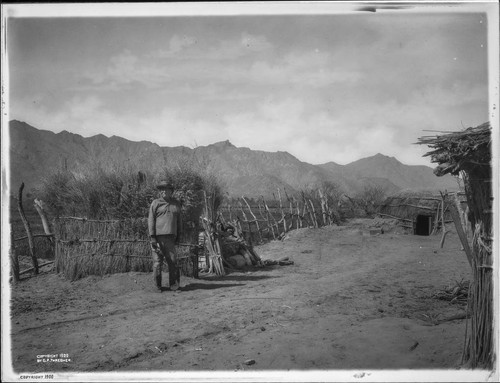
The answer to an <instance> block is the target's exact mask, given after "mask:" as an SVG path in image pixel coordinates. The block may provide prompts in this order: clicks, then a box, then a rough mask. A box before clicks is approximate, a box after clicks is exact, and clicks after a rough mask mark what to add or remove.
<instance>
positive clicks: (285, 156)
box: [9, 120, 457, 197]
mask: <svg viewBox="0 0 500 383" xmlns="http://www.w3.org/2000/svg"><path fill="white" fill-rule="evenodd" d="M9 130H10V148H9V153H10V168H11V182H12V183H11V185H12V188H13V190H17V188H18V185H20V184H21V182H25V184H26V187H27V189H28V190H29V189H32V188H33V187H35V186H36V185H37V184H39V182H40V180H41V179H42V178H43V177H44V176H45V175H47V174H48V173H49V172H50V171H52V170H55V169H63V168H66V169H69V170H77V169H78V168H80V167H82V166H88V165H89V164H92V163H100V164H103V165H106V166H109V167H113V166H114V165H120V166H123V165H124V164H130V166H131V167H132V168H134V169H139V170H145V169H151V170H153V171H159V170H160V169H161V168H163V167H165V166H168V165H171V164H175V163H177V162H179V161H184V160H187V159H191V160H192V159H196V161H198V162H199V163H201V164H202V165H203V166H205V167H207V168H209V169H211V170H213V171H214V172H215V173H216V174H217V175H218V176H219V178H220V179H221V181H222V183H223V185H224V187H225V190H226V191H227V193H228V194H229V195H230V196H235V197H240V196H242V195H245V196H248V197H258V196H260V195H264V196H266V197H271V196H272V195H273V193H276V190H277V188H280V189H281V190H286V191H287V193H291V194H293V193H295V192H298V191H300V190H303V189H306V188H309V187H315V186H317V185H320V184H321V183H322V182H326V181H328V182H334V183H336V184H337V185H339V186H340V187H341V188H342V189H343V190H344V191H345V192H346V193H348V194H350V195H354V194H355V193H356V192H358V191H360V190H362V189H363V188H364V187H365V186H366V185H376V186H380V187H382V188H384V189H385V190H386V191H387V192H389V193H392V192H396V191H397V190H400V189H404V188H418V189H420V188H425V189H435V190H438V189H439V190H443V189H448V190H451V189H456V187H457V186H456V182H455V180H454V179H453V178H452V177H441V178H439V177H436V176H435V175H434V174H433V172H432V169H431V168H430V167H427V166H408V165H404V164H402V163H401V162H399V161H398V160H396V159H395V158H392V157H387V156H384V155H382V154H377V155H376V156H373V157H369V158H364V159H361V160H358V161H355V162H352V163H350V164H348V165H339V164H336V163H334V162H329V163H326V164H323V165H311V164H308V163H306V162H302V161H300V160H298V159H297V158H296V157H294V156H292V155H291V154H289V153H287V152H264V151H258V150H251V149H249V148H238V147H236V146H234V145H233V144H231V143H230V142H229V141H222V142H217V143H214V144H212V145H208V146H201V147H197V148H195V149H191V148H187V147H183V146H179V147H160V146H159V145H157V144H154V143H152V142H148V141H141V142H134V141H129V140H126V139H124V138H121V137H117V136H113V137H109V138H108V137H106V136H104V135H102V134H99V135H96V136H93V137H89V138H84V137H82V136H80V135H78V134H73V133H69V132H67V131H63V132H60V133H53V132H50V131H44V130H39V129H36V128H34V127H32V126H30V125H28V124H26V123H24V122H20V121H15V120H14V121H11V122H10V123H9Z"/></svg>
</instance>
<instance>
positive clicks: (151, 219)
mask: <svg viewBox="0 0 500 383" xmlns="http://www.w3.org/2000/svg"><path fill="white" fill-rule="evenodd" d="M156 188H157V189H158V190H159V191H160V198H158V199H155V200H154V201H153V202H152V203H151V206H150V208H149V216H148V228H149V236H150V239H151V249H152V250H153V277H154V280H155V284H156V287H157V289H158V290H159V291H160V292H161V291H162V285H161V268H162V263H163V260H164V259H165V260H166V261H167V264H168V277H169V285H170V290H172V291H175V290H177V289H178V288H179V284H180V271H179V269H178V267H177V253H176V251H175V245H176V244H177V243H178V242H179V240H180V233H181V205H180V203H179V201H177V200H176V199H174V198H173V197H172V194H173V192H174V188H173V186H172V184H170V183H168V182H166V181H162V182H160V183H159V184H158V185H157V186H156Z"/></svg>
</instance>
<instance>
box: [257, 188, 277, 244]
mask: <svg viewBox="0 0 500 383" xmlns="http://www.w3.org/2000/svg"><path fill="white" fill-rule="evenodd" d="M261 197H262V202H263V204H264V208H265V209H266V216H267V224H268V225H269V228H270V229H271V232H272V233H273V239H276V236H275V235H274V225H272V224H271V219H270V218H269V216H271V217H273V220H274V222H276V219H275V218H274V216H273V215H272V214H271V212H270V211H269V206H267V203H266V200H265V199H264V196H261ZM279 234H280V233H279V231H278V235H279Z"/></svg>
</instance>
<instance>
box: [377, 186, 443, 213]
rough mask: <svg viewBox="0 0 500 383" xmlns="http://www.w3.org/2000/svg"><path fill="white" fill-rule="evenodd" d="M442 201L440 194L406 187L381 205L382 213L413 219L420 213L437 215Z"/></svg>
mask: <svg viewBox="0 0 500 383" xmlns="http://www.w3.org/2000/svg"><path fill="white" fill-rule="evenodd" d="M440 203H441V196H440V195H439V194H436V193H433V192H431V191H425V190H424V191H415V190H408V189H406V190H402V191H399V192H398V193H396V194H393V195H391V196H389V197H387V198H386V199H385V201H384V203H383V204H382V205H381V206H380V213H382V214H386V215H390V216H393V217H397V218H400V219H406V220H411V221H413V220H414V218H415V217H416V216H418V215H420V214H422V215H431V216H433V215H435V214H436V213H437V211H438V209H439V206H440Z"/></svg>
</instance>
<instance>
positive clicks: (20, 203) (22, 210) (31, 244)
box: [17, 182, 38, 275]
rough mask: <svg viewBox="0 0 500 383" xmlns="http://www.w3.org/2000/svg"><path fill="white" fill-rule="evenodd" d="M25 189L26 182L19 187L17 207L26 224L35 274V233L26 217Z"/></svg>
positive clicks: (36, 261)
mask: <svg viewBox="0 0 500 383" xmlns="http://www.w3.org/2000/svg"><path fill="white" fill-rule="evenodd" d="M23 189H24V182H23V183H22V184H21V187H20V188H19V200H18V201H17V209H18V211H19V214H20V215H21V219H22V221H23V224H24V228H25V229H26V234H27V236H28V245H29V249H30V255H31V261H32V262H33V270H34V272H35V275H37V274H38V260H37V259H36V255H35V249H34V245H33V235H32V234H31V227H30V224H29V222H28V220H27V219H26V214H24V209H23Z"/></svg>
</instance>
